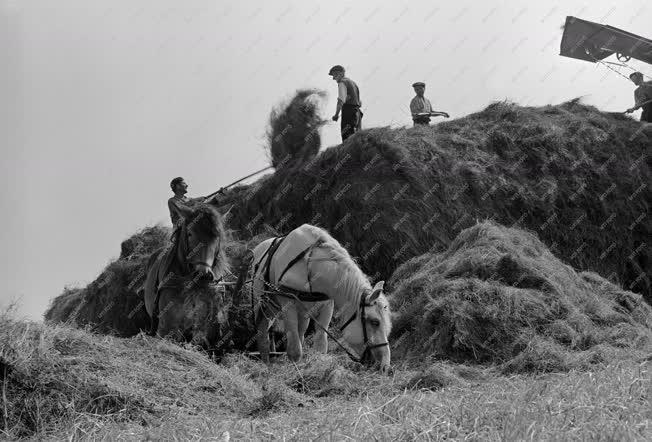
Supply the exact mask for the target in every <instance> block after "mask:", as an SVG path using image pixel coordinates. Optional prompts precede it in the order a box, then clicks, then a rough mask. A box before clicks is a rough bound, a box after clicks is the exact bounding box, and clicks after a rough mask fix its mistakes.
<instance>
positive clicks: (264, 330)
mask: <svg viewBox="0 0 652 442" xmlns="http://www.w3.org/2000/svg"><path fill="white" fill-rule="evenodd" d="M256 316H257V317H256V344H257V346H258V352H259V353H260V359H261V360H262V361H263V362H264V363H265V364H269V327H270V323H269V319H267V316H265V314H264V313H263V311H262V307H260V308H259V309H258V311H257V312H256Z"/></svg>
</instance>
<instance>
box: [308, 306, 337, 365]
mask: <svg viewBox="0 0 652 442" xmlns="http://www.w3.org/2000/svg"><path fill="white" fill-rule="evenodd" d="M333 308H334V305H333V301H327V302H324V303H322V305H321V306H320V307H319V314H318V315H317V317H316V318H315V319H316V320H317V323H318V324H319V325H321V327H319V326H315V336H314V337H313V340H312V342H313V347H314V348H315V350H316V351H318V352H319V353H327V352H328V335H326V332H325V331H324V329H326V330H328V326H329V325H330V323H331V319H332V318H333Z"/></svg>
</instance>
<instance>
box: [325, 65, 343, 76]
mask: <svg viewBox="0 0 652 442" xmlns="http://www.w3.org/2000/svg"><path fill="white" fill-rule="evenodd" d="M336 72H344V67H342V66H340V65H339V64H336V65H335V66H333V67H332V68H331V70H330V71H328V75H333V74H334V73H336Z"/></svg>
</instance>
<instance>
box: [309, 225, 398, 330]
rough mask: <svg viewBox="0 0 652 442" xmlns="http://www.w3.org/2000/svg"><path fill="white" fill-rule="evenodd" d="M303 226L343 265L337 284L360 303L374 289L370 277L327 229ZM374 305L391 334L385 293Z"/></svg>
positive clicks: (390, 321) (321, 248) (331, 257)
mask: <svg viewBox="0 0 652 442" xmlns="http://www.w3.org/2000/svg"><path fill="white" fill-rule="evenodd" d="M301 227H302V228H303V229H306V230H309V231H310V232H311V233H312V234H313V235H314V237H315V239H318V240H320V241H321V244H320V246H319V249H320V250H325V251H328V252H330V257H329V258H330V259H331V261H332V262H333V263H335V264H337V265H338V266H339V267H340V269H342V267H343V272H342V274H341V278H340V280H339V282H338V284H337V288H338V289H341V290H342V292H344V293H345V294H346V296H347V298H349V299H351V300H353V301H354V302H355V303H356V305H357V304H359V303H360V297H361V296H362V294H363V293H369V292H371V290H372V287H371V282H370V281H369V277H368V276H367V275H365V274H364V272H363V271H362V269H360V267H359V266H358V263H356V262H355V260H354V259H353V258H352V257H351V255H350V254H349V252H348V251H347V250H346V249H345V248H344V247H342V245H341V244H340V243H339V242H338V241H337V240H336V239H335V238H333V237H332V236H331V235H330V234H329V233H328V232H327V231H326V230H324V229H322V228H320V227H317V226H313V225H310V224H304V225H303V226H301ZM374 306H375V307H376V309H377V311H378V314H379V315H381V316H382V317H383V319H384V321H383V323H384V324H385V327H386V328H387V329H386V330H385V331H386V333H387V335H389V333H390V332H391V328H392V319H391V314H390V310H389V302H388V300H387V298H386V297H385V294H384V293H381V294H380V296H379V297H378V298H377V299H376V302H375V303H374Z"/></svg>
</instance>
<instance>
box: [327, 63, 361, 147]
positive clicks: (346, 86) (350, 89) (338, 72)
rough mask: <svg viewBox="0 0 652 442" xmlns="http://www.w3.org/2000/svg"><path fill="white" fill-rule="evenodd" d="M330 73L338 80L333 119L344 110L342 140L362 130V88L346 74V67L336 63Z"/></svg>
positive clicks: (335, 119) (337, 117) (336, 118)
mask: <svg viewBox="0 0 652 442" xmlns="http://www.w3.org/2000/svg"><path fill="white" fill-rule="evenodd" d="M328 75H330V76H331V77H333V80H335V81H336V82H337V89H338V93H337V109H335V115H333V121H337V120H338V119H339V117H340V111H342V123H341V132H342V141H344V140H346V139H347V138H349V137H350V136H351V135H353V134H354V133H356V132H357V131H359V130H360V127H361V125H362V111H360V106H361V104H362V103H361V102H360V90H359V89H358V85H357V84H355V82H354V81H353V80H351V79H350V78H348V77H345V76H344V68H343V67H342V66H340V65H335V66H333V67H332V68H331V70H330V71H328Z"/></svg>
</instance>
